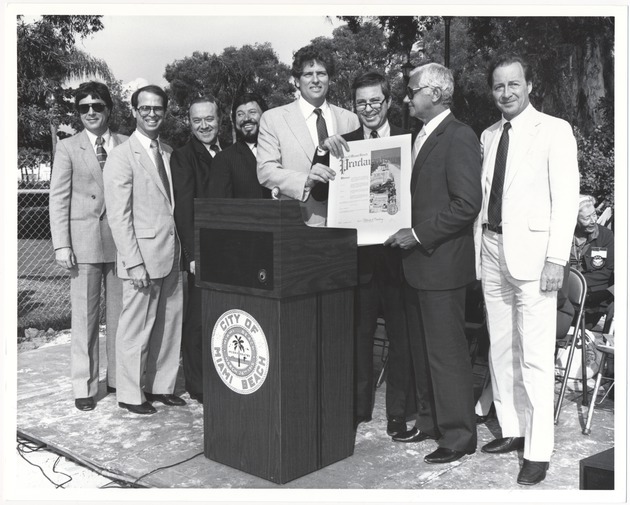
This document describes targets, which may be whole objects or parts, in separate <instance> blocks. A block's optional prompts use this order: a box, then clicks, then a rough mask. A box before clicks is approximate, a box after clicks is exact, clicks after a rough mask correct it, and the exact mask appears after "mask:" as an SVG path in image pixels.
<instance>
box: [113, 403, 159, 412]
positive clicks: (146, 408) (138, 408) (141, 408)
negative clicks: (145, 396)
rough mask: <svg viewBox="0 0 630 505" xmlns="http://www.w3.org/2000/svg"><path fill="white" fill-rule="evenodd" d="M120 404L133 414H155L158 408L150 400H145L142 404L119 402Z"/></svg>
mask: <svg viewBox="0 0 630 505" xmlns="http://www.w3.org/2000/svg"><path fill="white" fill-rule="evenodd" d="M118 406H119V407H120V408H123V409H127V410H128V411H129V412H131V413H133V414H147V415H148V414H155V413H156V412H157V410H155V407H154V406H153V405H151V404H150V403H149V402H144V403H143V404H142V405H132V404H130V403H123V402H118Z"/></svg>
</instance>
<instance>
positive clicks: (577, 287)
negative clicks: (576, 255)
mask: <svg viewBox="0 0 630 505" xmlns="http://www.w3.org/2000/svg"><path fill="white" fill-rule="evenodd" d="M568 283H569V286H568V288H569V289H568V298H569V301H570V302H571V303H572V304H573V306H574V307H575V316H574V318H573V328H574V329H573V335H567V337H565V338H564V339H560V340H559V341H558V342H557V343H556V350H557V348H558V347H563V346H564V347H566V346H567V345H568V346H569V356H568V358H567V363H566V365H565V368H564V374H563V376H562V386H561V387H560V394H559V395H558V402H557V403H556V408H555V412H554V423H555V424H558V420H559V419H560V410H561V408H562V402H563V400H564V394H565V392H566V389H567V383H568V381H569V373H570V370H571V364H572V363H573V355H574V354H575V348H576V345H577V341H578V339H581V341H582V343H583V342H584V339H585V334H586V328H585V325H584V301H585V300H586V280H585V279H584V276H583V275H582V274H581V273H580V272H579V271H578V270H576V269H575V268H570V269H569V278H568ZM582 347H583V344H582ZM581 381H582V405H587V404H588V403H587V400H586V397H587V391H586V390H587V387H586V381H587V379H586V353H585V352H584V349H582V379H581Z"/></svg>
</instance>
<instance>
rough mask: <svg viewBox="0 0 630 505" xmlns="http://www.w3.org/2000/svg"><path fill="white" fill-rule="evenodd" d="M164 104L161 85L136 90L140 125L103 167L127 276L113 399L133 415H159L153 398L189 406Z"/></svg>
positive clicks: (119, 270)
mask: <svg viewBox="0 0 630 505" xmlns="http://www.w3.org/2000/svg"><path fill="white" fill-rule="evenodd" d="M167 105H168V96H167V95H166V93H165V92H164V90H163V89H162V88H160V87H159V86H154V85H149V86H144V87H142V88H140V89H138V90H136V91H135V92H134V94H133V95H132V96H131V106H132V107H133V111H132V112H133V115H134V117H135V119H136V130H135V131H134V132H133V134H132V135H131V137H129V140H128V141H127V142H124V143H122V144H120V145H119V146H118V147H116V148H115V149H113V150H112V152H111V154H110V155H109V157H108V158H107V164H106V165H105V170H104V173H103V182H104V184H105V202H106V203H107V211H108V213H109V221H110V225H111V227H112V235H113V237H114V242H115V243H116V249H117V255H116V274H117V275H118V277H120V278H122V279H124V283H123V308H122V311H121V313H120V320H119V323H118V332H117V334H116V380H117V391H116V397H117V399H118V405H119V407H121V408H124V409H127V410H128V411H129V412H132V413H134V414H154V413H155V412H156V409H155V408H154V407H153V405H151V402H154V401H158V402H161V403H163V404H165V405H169V406H173V405H174V406H182V405H186V402H185V401H184V400H183V399H182V398H180V397H178V396H175V394H173V393H174V390H175V382H176V380H177V372H178V370H179V352H180V346H181V334H182V315H181V313H182V304H183V294H182V276H181V270H180V267H179V265H180V243H179V238H178V236H177V231H176V229H175V219H174V216H173V193H172V191H171V188H172V183H171V177H170V169H169V160H170V155H171V152H172V149H171V148H170V147H169V146H168V145H167V144H165V143H163V142H162V141H161V140H160V138H159V134H160V129H161V127H162V124H163V121H164V115H165V113H166V107H167Z"/></svg>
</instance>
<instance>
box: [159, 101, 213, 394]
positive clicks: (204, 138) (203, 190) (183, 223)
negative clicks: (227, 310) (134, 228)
mask: <svg viewBox="0 0 630 505" xmlns="http://www.w3.org/2000/svg"><path fill="white" fill-rule="evenodd" d="M188 121H189V123H190V132H191V137H190V140H189V141H188V142H187V143H186V144H185V145H183V146H182V147H180V148H179V149H176V150H175V151H173V155H172V156H171V160H170V163H171V171H172V174H173V193H174V196H175V223H176V225H177V231H178V233H179V236H180V239H181V244H182V259H183V269H184V270H185V271H186V272H187V281H188V283H187V293H188V299H187V304H186V313H185V315H184V327H183V330H182V361H183V369H184V378H185V387H186V391H188V393H189V394H190V397H191V398H192V399H194V400H197V401H198V402H200V403H203V365H202V359H201V358H202V352H201V347H202V334H201V331H202V330H201V289H200V288H199V287H198V286H197V285H196V283H195V282H196V281H195V226H194V224H195V213H194V200H195V198H209V197H210V196H211V195H210V188H211V186H210V177H211V172H212V170H214V167H213V161H214V157H215V156H216V155H217V153H218V152H219V151H220V150H221V148H220V147H219V142H218V134H219V125H220V123H221V109H220V107H219V102H218V101H217V99H216V98H215V97H214V96H212V95H205V96H202V97H198V98H195V99H194V100H193V101H192V102H191V103H190V106H189V108H188Z"/></svg>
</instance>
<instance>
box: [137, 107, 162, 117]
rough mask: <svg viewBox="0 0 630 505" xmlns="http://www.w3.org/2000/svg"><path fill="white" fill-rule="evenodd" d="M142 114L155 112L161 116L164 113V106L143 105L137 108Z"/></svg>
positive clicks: (146, 114)
mask: <svg viewBox="0 0 630 505" xmlns="http://www.w3.org/2000/svg"><path fill="white" fill-rule="evenodd" d="M136 110H137V111H138V112H139V113H140V115H141V116H143V117H144V116H148V115H149V114H151V112H153V113H154V114H155V115H156V116H161V115H162V114H164V107H162V106H161V105H156V106H151V105H141V106H140V107H138V108H137V109H136Z"/></svg>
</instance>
